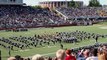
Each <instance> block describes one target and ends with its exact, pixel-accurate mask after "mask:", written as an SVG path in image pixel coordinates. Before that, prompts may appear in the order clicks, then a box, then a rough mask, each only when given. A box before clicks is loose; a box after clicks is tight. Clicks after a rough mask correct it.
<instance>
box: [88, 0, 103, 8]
mask: <svg viewBox="0 0 107 60" xmlns="http://www.w3.org/2000/svg"><path fill="white" fill-rule="evenodd" d="M88 6H89V7H101V6H102V5H101V4H100V2H99V1H98V0H90V1H89V5H88Z"/></svg>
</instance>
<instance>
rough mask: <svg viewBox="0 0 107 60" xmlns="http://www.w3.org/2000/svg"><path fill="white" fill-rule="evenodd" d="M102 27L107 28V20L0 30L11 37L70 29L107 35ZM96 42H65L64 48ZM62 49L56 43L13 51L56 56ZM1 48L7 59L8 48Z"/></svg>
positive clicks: (101, 40)
mask: <svg viewBox="0 0 107 60" xmlns="http://www.w3.org/2000/svg"><path fill="white" fill-rule="evenodd" d="M101 27H106V28H107V22H104V23H101V24H96V25H93V26H68V27H56V28H53V29H52V28H32V29H29V31H27V32H5V31H0V37H6V38H7V37H11V36H20V35H22V36H34V35H35V34H44V33H47V34H52V33H55V32H69V31H75V30H80V31H86V32H90V33H96V34H106V35H107V29H101ZM98 41H99V42H100V43H104V42H107V38H100V39H99V40H98ZM94 43H95V40H93V39H92V40H84V41H82V42H80V43H78V44H77V45H74V44H71V43H63V45H64V48H69V49H70V48H76V47H81V46H86V45H93V44H94ZM58 49H60V45H59V44H58V43H57V44H56V45H52V46H50V47H48V46H45V47H41V46H38V47H36V48H35V47H32V49H26V50H25V51H21V50H19V49H18V51H11V54H12V56H15V55H21V56H23V57H28V56H33V55H35V54H42V55H47V56H55V52H56V51H57V50H58ZM0 50H1V51H2V57H3V59H2V60H6V58H7V56H8V50H7V49H4V48H2V47H0Z"/></svg>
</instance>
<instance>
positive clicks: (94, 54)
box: [86, 48, 98, 60]
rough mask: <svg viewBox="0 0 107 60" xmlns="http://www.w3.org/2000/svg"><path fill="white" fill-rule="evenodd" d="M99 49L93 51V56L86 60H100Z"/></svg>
mask: <svg viewBox="0 0 107 60" xmlns="http://www.w3.org/2000/svg"><path fill="white" fill-rule="evenodd" d="M97 53H98V51H97V48H95V49H93V50H92V53H91V54H92V56H90V57H88V58H87V59H86V60H98V56H97Z"/></svg>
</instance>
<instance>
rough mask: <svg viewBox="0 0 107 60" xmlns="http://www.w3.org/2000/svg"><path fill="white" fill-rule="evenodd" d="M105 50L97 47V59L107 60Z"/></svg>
mask: <svg viewBox="0 0 107 60" xmlns="http://www.w3.org/2000/svg"><path fill="white" fill-rule="evenodd" d="M106 52H107V51H106V50H105V49H103V48H99V49H98V60H107V53H106Z"/></svg>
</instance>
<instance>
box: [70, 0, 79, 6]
mask: <svg viewBox="0 0 107 60" xmlns="http://www.w3.org/2000/svg"><path fill="white" fill-rule="evenodd" d="M69 7H78V3H76V2H75V1H74V0H72V1H71V2H70V4H69Z"/></svg>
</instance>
